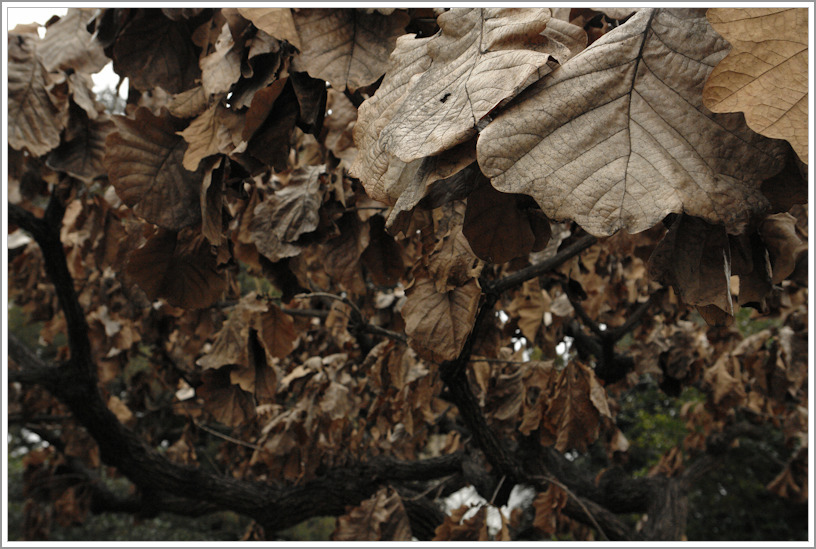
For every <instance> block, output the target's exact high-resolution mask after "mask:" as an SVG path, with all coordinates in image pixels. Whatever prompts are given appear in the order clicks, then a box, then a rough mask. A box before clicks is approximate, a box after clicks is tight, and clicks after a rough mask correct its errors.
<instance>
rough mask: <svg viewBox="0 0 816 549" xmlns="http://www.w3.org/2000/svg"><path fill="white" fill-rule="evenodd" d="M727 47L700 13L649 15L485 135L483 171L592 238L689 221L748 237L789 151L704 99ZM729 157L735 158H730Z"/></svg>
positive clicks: (542, 86) (546, 83) (575, 61)
mask: <svg viewBox="0 0 816 549" xmlns="http://www.w3.org/2000/svg"><path fill="white" fill-rule="evenodd" d="M726 51H727V44H726V43H725V41H724V40H722V39H721V38H720V37H719V36H718V35H717V34H716V33H715V32H714V30H713V29H712V28H711V26H710V25H709V24H708V22H707V21H706V19H705V17H704V15H703V13H701V12H700V11H699V10H692V9H657V10H655V9H642V10H640V11H638V12H637V13H636V14H635V15H634V16H633V17H632V18H631V19H629V20H628V21H627V22H626V23H624V24H623V25H621V26H620V27H617V28H615V29H613V30H612V31H610V32H608V33H607V34H605V35H604V36H603V37H602V38H600V39H599V40H597V41H595V42H594V43H593V44H592V45H591V46H590V47H588V48H587V49H585V50H584V51H582V52H581V53H580V54H578V55H576V56H575V57H573V58H572V59H570V60H569V61H568V62H567V63H565V64H564V65H562V66H561V67H560V68H559V69H557V70H556V71H555V72H553V73H551V74H550V75H548V76H546V77H544V78H543V79H542V80H541V81H540V82H539V83H538V84H536V85H534V86H532V87H530V88H529V89H528V90H526V91H525V92H524V93H523V94H522V97H520V98H519V99H518V101H517V102H516V104H515V105H514V106H512V107H510V108H508V109H507V110H505V111H503V112H501V113H499V114H498V116H497V117H496V118H495V120H493V122H491V123H490V124H489V125H488V126H487V127H486V128H485V129H484V130H483V131H482V133H481V134H480V136H479V141H478V144H477V156H478V160H479V165H480V167H481V169H482V171H483V172H484V173H485V175H487V176H488V177H490V178H491V182H492V184H493V186H494V187H496V188H497V189H498V190H500V191H503V192H514V193H522V194H528V195H530V196H532V197H533V198H535V200H536V201H537V202H538V203H539V205H540V206H541V209H542V210H543V211H544V213H545V214H547V216H548V217H550V218H551V219H555V220H565V219H572V220H575V221H577V222H578V223H579V224H580V225H581V226H582V227H584V228H585V229H586V230H587V231H588V232H590V233H592V234H595V235H599V236H601V235H603V236H606V235H610V234H612V233H614V232H616V231H618V230H619V229H626V230H627V231H629V232H639V231H642V230H645V229H648V228H650V227H652V226H654V225H655V224H656V223H657V222H658V221H660V220H661V219H663V218H664V217H665V216H666V215H667V214H669V213H671V212H680V211H684V212H686V213H688V214H690V215H694V216H697V217H702V218H704V219H706V220H708V221H710V222H712V223H723V224H725V225H726V227H727V229H728V231H729V232H733V233H736V232H740V231H741V229H742V227H743V226H744V225H745V223H746V222H747V221H748V218H749V217H750V216H751V214H754V213H757V212H760V211H762V210H763V209H764V208H765V207H766V206H767V201H766V200H765V198H764V197H763V195H762V193H761V192H760V191H759V183H760V182H761V181H762V180H763V179H765V178H767V177H770V176H771V175H773V174H774V173H776V172H778V171H779V170H780V169H781V168H782V167H783V160H784V148H783V146H782V145H784V143H780V142H778V141H772V140H769V139H766V138H763V137H761V136H759V135H757V134H755V133H754V132H753V131H751V130H750V129H749V128H748V127H747V126H745V124H744V122H743V120H742V117H741V115H724V114H712V113H710V112H709V111H707V110H706V109H705V108H704V107H703V106H702V99H701V91H702V86H703V83H704V82H705V79H706V77H707V76H708V74H709V72H710V71H711V69H712V68H713V66H714V65H715V64H716V63H717V62H718V61H719V60H720V59H722V58H723V57H724V56H725V54H726ZM725 151H727V152H725Z"/></svg>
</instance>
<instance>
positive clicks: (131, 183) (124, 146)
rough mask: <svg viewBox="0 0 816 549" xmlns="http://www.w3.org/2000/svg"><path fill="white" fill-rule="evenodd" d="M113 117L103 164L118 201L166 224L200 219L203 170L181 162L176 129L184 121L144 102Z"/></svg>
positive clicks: (177, 225) (181, 148)
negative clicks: (157, 113) (132, 113)
mask: <svg viewBox="0 0 816 549" xmlns="http://www.w3.org/2000/svg"><path fill="white" fill-rule="evenodd" d="M113 120H114V122H115V123H116V128H117V130H116V131H115V132H113V133H111V134H110V135H108V137H107V139H106V141H105V143H106V149H107V150H106V153H105V160H104V164H105V167H106V168H107V171H108V177H110V180H111V183H112V184H113V186H114V188H115V189H116V194H117V195H119V197H120V198H121V199H122V202H124V203H125V204H127V205H128V206H129V207H131V208H132V209H133V211H134V212H135V213H136V215H138V216H139V217H141V218H143V219H144V220H146V221H149V222H150V223H154V224H156V225H158V226H160V227H163V228H165V229H181V228H184V227H187V226H189V225H194V224H196V223H199V222H200V221H201V208H200V198H199V196H200V192H201V179H202V174H201V173H199V172H191V171H189V170H186V169H185V168H184V167H183V165H182V163H183V159H184V154H185V150H186V148H187V143H186V142H185V141H184V139H183V138H182V137H180V136H178V135H177V132H178V131H180V130H182V129H183V128H184V123H183V122H182V121H180V120H178V119H175V118H173V117H170V116H168V115H164V116H161V117H157V116H154V115H153V114H152V113H151V112H150V111H149V110H148V109H146V108H144V107H140V108H139V109H138V110H137V111H136V115H135V118H133V119H131V118H126V117H124V116H115V117H114V119H113Z"/></svg>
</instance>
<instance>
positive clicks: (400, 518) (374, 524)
mask: <svg viewBox="0 0 816 549" xmlns="http://www.w3.org/2000/svg"><path fill="white" fill-rule="evenodd" d="M332 539H333V540H334V541H358V542H359V541H411V539H412V536H411V525H410V523H409V521H408V514H407V513H406V512H405V508H404V506H403V505H402V499H400V497H399V494H398V493H397V492H396V490H394V489H393V488H391V487H390V486H389V487H385V486H384V487H382V488H380V489H379V490H378V491H377V493H376V494H374V495H373V496H371V497H370V498H368V499H366V500H363V501H362V502H361V503H360V505H358V506H357V507H354V508H352V509H350V510H349V511H348V512H347V513H346V514H345V515H343V516H341V517H338V518H337V526H336V527H335V529H334V532H333V533H332Z"/></svg>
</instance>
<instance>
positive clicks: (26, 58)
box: [7, 33, 68, 156]
mask: <svg viewBox="0 0 816 549" xmlns="http://www.w3.org/2000/svg"><path fill="white" fill-rule="evenodd" d="M37 40H38V38H37V35H36V34H35V35H30V34H13V33H9V42H8V69H7V70H8V72H7V78H8V121H7V124H8V144H9V146H10V147H11V148H13V149H16V150H18V151H19V150H23V149H25V150H27V151H28V152H29V153H30V154H32V155H34V156H42V155H44V154H45V153H47V152H48V151H50V150H51V149H53V148H55V147H56V146H57V145H59V144H60V132H62V130H63V128H64V127H65V124H66V122H67V118H68V99H67V97H66V96H64V95H61V94H60V95H58V94H55V93H52V91H51V89H52V87H53V84H52V83H51V82H50V80H49V76H48V70H47V69H46V68H45V66H44V65H43V63H42V61H41V59H40V57H39V56H38V55H37V53H36V50H37Z"/></svg>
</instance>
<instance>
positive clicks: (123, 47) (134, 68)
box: [113, 9, 201, 94]
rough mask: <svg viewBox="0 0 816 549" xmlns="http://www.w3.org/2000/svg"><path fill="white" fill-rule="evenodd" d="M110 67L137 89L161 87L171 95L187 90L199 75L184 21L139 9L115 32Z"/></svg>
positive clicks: (153, 11)
mask: <svg viewBox="0 0 816 549" xmlns="http://www.w3.org/2000/svg"><path fill="white" fill-rule="evenodd" d="M113 69H114V71H115V72H116V74H120V75H124V76H127V77H128V80H129V82H130V85H131V86H133V87H134V88H136V89H137V90H142V91H148V90H152V89H153V88H155V87H160V88H162V89H163V90H164V91H166V92H167V93H171V94H175V93H179V92H183V91H185V90H189V89H190V88H192V87H194V86H195V84H196V79H198V78H200V77H201V71H200V70H199V68H198V55H197V54H196V52H195V49H194V48H193V41H192V39H191V35H190V31H189V29H188V27H187V25H186V24H185V22H184V21H181V22H175V21H172V20H171V19H168V18H167V17H165V16H164V15H163V14H162V13H161V11H159V10H151V9H141V10H140V11H139V12H138V13H137V14H136V16H135V17H133V18H132V19H130V20H129V21H128V22H127V23H126V24H125V26H124V28H122V30H121V31H120V32H119V34H118V35H117V37H116V41H115V42H114V44H113Z"/></svg>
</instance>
